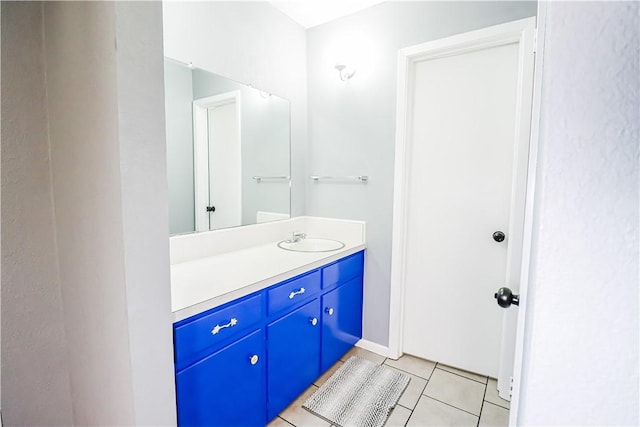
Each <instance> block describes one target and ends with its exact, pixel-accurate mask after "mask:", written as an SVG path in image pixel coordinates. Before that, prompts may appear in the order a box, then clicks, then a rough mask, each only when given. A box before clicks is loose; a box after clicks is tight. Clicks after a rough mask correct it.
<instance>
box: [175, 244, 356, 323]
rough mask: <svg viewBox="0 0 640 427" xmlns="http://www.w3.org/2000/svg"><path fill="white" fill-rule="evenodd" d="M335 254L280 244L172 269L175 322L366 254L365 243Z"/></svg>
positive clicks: (244, 250) (263, 246)
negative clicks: (363, 253)
mask: <svg viewBox="0 0 640 427" xmlns="http://www.w3.org/2000/svg"><path fill="white" fill-rule="evenodd" d="M345 243H346V244H345V247H344V248H342V249H339V250H336V251H331V252H293V251H287V250H284V249H281V248H279V247H278V246H277V242H273V243H268V244H263V245H259V246H253V247H250V248H246V249H241V250H237V251H233V252H228V253H223V254H219V255H214V256H209V257H205V258H199V259H195V260H192V261H186V262H181V263H178V264H173V265H172V266H171V311H172V312H173V321H174V322H177V321H179V320H183V319H186V318H187V317H190V316H193V315H194V314H198V313H201V312H203V311H205V310H208V309H210V308H213V307H216V306H219V305H221V304H224V303H226V302H229V301H232V300H234V299H237V298H240V297H243V296H245V295H248V294H250V293H252V292H255V291H258V290H260V289H264V288H266V287H268V286H271V285H274V284H276V283H278V282H281V281H283V280H286V279H289V278H292V277H295V276H297V275H299V274H301V273H304V272H305V271H309V270H313V269H314V268H317V267H320V266H322V265H324V264H327V263H330V262H333V261H335V260H337V259H340V258H343V257H345V256H348V255H351V254H353V253H356V252H358V251H361V250H363V249H364V248H365V247H366V245H365V244H363V243H362V242H356V243H351V244H349V243H348V242H345Z"/></svg>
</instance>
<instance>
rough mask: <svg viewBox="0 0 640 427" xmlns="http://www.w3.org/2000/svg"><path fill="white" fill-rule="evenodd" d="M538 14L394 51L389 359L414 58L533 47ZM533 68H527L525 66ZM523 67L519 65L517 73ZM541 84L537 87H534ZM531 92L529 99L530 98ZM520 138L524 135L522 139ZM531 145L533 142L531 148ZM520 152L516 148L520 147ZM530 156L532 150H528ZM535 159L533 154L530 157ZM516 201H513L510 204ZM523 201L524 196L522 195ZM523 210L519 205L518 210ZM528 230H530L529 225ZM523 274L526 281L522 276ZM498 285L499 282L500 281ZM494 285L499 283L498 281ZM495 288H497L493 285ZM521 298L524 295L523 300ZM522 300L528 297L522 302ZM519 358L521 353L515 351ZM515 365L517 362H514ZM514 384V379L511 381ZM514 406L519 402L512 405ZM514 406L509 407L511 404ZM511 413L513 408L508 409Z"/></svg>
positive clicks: (400, 285)
mask: <svg viewBox="0 0 640 427" xmlns="http://www.w3.org/2000/svg"><path fill="white" fill-rule="evenodd" d="M535 22H536V18H535V17H532V18H526V19H522V20H518V21H513V22H509V23H506V24H501V25H496V26H493V27H489V28H484V29H481V30H477V31H472V32H468V33H463V34H459V35H455V36H451V37H447V38H444V39H439V40H435V41H431V42H427V43H423V44H420V45H416V46H411V47H407V48H404V49H401V50H400V51H399V52H398V84H397V105H396V149H395V172H394V196H393V197H394V198H393V234H392V246H391V248H392V256H391V290H390V319H389V353H390V356H391V357H393V358H397V357H400V356H401V355H402V347H403V343H402V331H403V314H404V297H405V268H406V265H405V254H406V236H407V222H406V210H407V202H408V200H407V191H408V179H409V172H410V171H409V168H408V165H409V159H410V157H411V145H410V141H409V129H411V123H410V120H411V117H412V111H411V105H412V103H413V102H412V90H411V89H412V86H413V83H414V76H413V69H414V66H415V63H416V62H419V61H423V60H425V59H432V58H438V57H443V56H450V55H456V54H460V53H463V52H468V51H474V50H479V49H485V48H489V47H493V46H500V45H504V44H508V43H520V52H521V55H522V54H523V49H531V52H533V49H534V40H533V39H534V37H533V34H534V28H535ZM529 69H531V67H529ZM522 72H523V67H520V70H519V73H522ZM518 82H519V85H520V87H519V88H518V93H519V102H520V103H522V102H523V101H525V100H526V98H527V97H526V96H520V94H522V93H523V88H522V86H521V84H522V82H523V76H522V75H519V76H518ZM538 89H539V87H538ZM530 95H531V94H530V93H529V99H530ZM516 137H517V138H518V140H520V141H521V142H524V143H526V144H527V146H528V145H529V129H528V126H527V129H526V134H525V133H524V129H523V126H517V127H516ZM523 138H524V139H525V140H524V141H523ZM529 149H531V147H529ZM516 151H519V147H518V150H516ZM530 155H531V154H530ZM531 160H535V159H531ZM534 166H535V162H534V161H530V162H529V168H528V172H527V174H526V175H527V176H526V180H527V181H526V182H527V183H530V180H531V177H532V174H533V175H535V169H532V167H534ZM529 193H530V189H528V190H527V196H526V203H527V206H526V208H525V211H524V215H525V224H527V222H526V221H527V220H528V218H529V217H530V216H531V213H532V209H533V208H532V206H529V204H530V202H531V200H530V194H529ZM514 202H515V201H514V200H512V203H514ZM520 203H522V199H520ZM520 210H521V209H520ZM529 231H530V230H529ZM524 243H526V244H530V239H529V240H527V239H526V238H525V240H524ZM525 254H526V256H527V257H528V254H529V249H528V248H523V255H525ZM525 263H527V266H528V259H525V258H524V257H523V261H522V267H523V270H524V267H525ZM522 279H524V280H522ZM498 285H499V284H498ZM497 287H498V286H497ZM497 287H496V288H497ZM526 287H527V280H526V278H521V283H520V293H521V296H522V297H524V296H526ZM521 301H522V300H521ZM525 302H526V301H525ZM524 314H525V306H524V304H523V303H522V302H521V305H520V309H519V313H518V316H519V323H518V334H519V335H518V336H519V339H522V337H521V336H520V334H521V331H520V328H521V327H523V325H524V321H523V320H524ZM517 356H518V357H521V353H519V354H517ZM516 364H518V369H519V366H520V361H518V362H516ZM515 385H517V384H515ZM516 397H517V396H516ZM516 407H517V405H516ZM512 408H513V406H512ZM512 416H514V411H513V409H512Z"/></svg>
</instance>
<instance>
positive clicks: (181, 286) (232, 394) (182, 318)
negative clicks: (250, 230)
mask: <svg viewBox="0 0 640 427" xmlns="http://www.w3.org/2000/svg"><path fill="white" fill-rule="evenodd" d="M295 221H298V223H296V222H295ZM300 221H305V224H300ZM329 221H330V222H328V223H327V222H325V220H320V219H315V218H305V219H294V220H289V221H281V222H280V223H279V224H272V225H267V224H265V225H264V226H263V230H262V231H265V230H267V231H268V232H266V233H263V234H264V238H265V239H268V238H269V237H268V236H267V234H269V233H270V232H274V233H276V234H278V235H280V236H283V235H286V233H283V232H282V231H284V230H285V229H291V227H298V229H303V230H306V231H307V234H310V235H315V236H318V235H319V234H318V233H320V232H321V233H322V234H321V235H322V236H327V234H329V235H330V236H329V237H332V238H334V239H336V240H338V239H341V241H343V242H344V243H345V245H344V247H343V248H341V249H339V250H333V251H328V252H296V251H290V250H284V249H282V248H281V247H278V245H277V243H278V241H277V240H276V241H271V242H269V243H266V244H260V245H255V246H251V247H246V248H242V249H239V250H235V251H231V252H222V253H218V254H215V255H212V256H208V257H197V258H195V259H191V260H188V261H183V262H179V263H176V264H173V265H172V293H173V296H172V299H173V304H174V325H173V327H174V350H175V352H174V357H175V359H174V360H175V372H176V393H177V409H178V424H179V425H180V426H203V425H220V426H233V425H265V424H266V423H267V422H269V421H270V420H271V419H273V418H274V417H276V416H277V415H278V414H279V413H280V412H281V411H282V410H283V409H284V408H286V407H287V406H288V405H289V404H290V403H291V402H293V400H295V399H296V397H298V396H299V395H300V394H301V393H302V392H303V391H304V390H305V389H306V388H307V387H308V386H309V385H310V384H311V383H312V382H313V381H314V380H315V379H316V378H318V377H319V376H320V375H321V374H322V373H323V372H324V371H326V370H327V369H328V368H329V367H331V366H332V365H333V364H334V363H335V362H336V361H337V360H338V359H339V358H340V357H341V356H342V355H343V354H344V353H345V352H347V351H348V350H349V349H350V348H351V346H353V345H354V344H355V343H356V342H357V341H358V340H359V339H360V338H361V337H362V295H363V270H364V268H363V267H364V238H363V237H364V224H362V223H357V222H350V223H348V224H342V225H340V226H338V227H337V228H335V229H333V228H332V227H330V226H331V225H338V224H337V223H333V224H332V223H331V221H332V220H329ZM327 226H329V227H328V228H327ZM256 227H258V226H256ZM274 227H277V228H278V230H280V231H275V230H274V229H273V228H274ZM314 227H316V228H314ZM317 227H320V228H317ZM341 227H342V229H341V230H340V228H341ZM345 227H346V228H345ZM358 227H360V228H359V229H358ZM321 229H322V230H321ZM328 229H333V235H331V234H332V233H331V232H328V231H327V230H328ZM345 230H348V231H347V232H345ZM214 233H218V232H214ZM358 235H359V236H360V238H357V236H358ZM181 237H182V236H181ZM218 237H219V239H218V241H220V242H224V239H225V236H223V235H218ZM200 238H202V237H200ZM172 245H173V242H172ZM176 246H179V244H178V245H176ZM172 249H173V248H172ZM177 250H179V249H177ZM172 258H173V257H172ZM176 258H179V256H176ZM234 271H235V272H236V274H234V273H233V272H234ZM276 273H278V274H276ZM220 278H222V282H225V283H232V286H231V287H228V286H224V285H222V284H220ZM257 279H261V280H257ZM256 280H257V281H256ZM207 282H208V283H209V284H210V285H209V287H208V288H209V290H210V294H209V295H205V294H206V292H204V289H205V288H207V287H206V285H205V284H206V283H207ZM185 294H189V295H185ZM207 297H211V298H207ZM203 298H204V300H203ZM185 304H186V306H185Z"/></svg>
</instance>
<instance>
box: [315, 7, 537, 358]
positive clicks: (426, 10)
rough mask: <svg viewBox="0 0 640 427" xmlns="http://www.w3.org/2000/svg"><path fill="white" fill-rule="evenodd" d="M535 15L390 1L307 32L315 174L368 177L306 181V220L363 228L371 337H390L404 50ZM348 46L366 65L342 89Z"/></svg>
mask: <svg viewBox="0 0 640 427" xmlns="http://www.w3.org/2000/svg"><path fill="white" fill-rule="evenodd" d="M535 14H536V3H535V2H431V1H429V2H387V3H382V4H379V5H376V6H373V7H371V8H369V9H366V10H365V11H362V12H359V13H356V14H353V15H350V16H347V17H345V18H342V19H338V20H335V21H332V22H329V23H327V24H324V25H320V26H318V27H314V28H311V29H309V30H308V31H307V52H308V62H307V69H308V75H307V79H308V88H309V92H308V110H309V122H308V127H309V131H308V132H309V159H310V160H309V161H310V166H309V173H311V174H320V175H339V176H342V175H369V176H370V181H369V183H368V184H366V185H345V184H342V185H340V184H329V183H318V184H313V183H308V184H307V214H308V215H317V216H328V217H336V218H348V219H358V220H365V221H367V246H368V249H367V263H366V272H365V282H366V284H365V301H364V338H365V339H367V340H370V341H373V342H375V343H378V344H381V345H383V346H386V345H387V344H388V338H389V293H390V291H389V289H390V271H391V228H392V210H393V209H392V203H393V173H394V170H393V162H394V149H395V145H394V144H395V107H396V67H397V51H398V49H400V48H403V47H407V46H412V45H415V44H419V43H423V42H426V41H429V40H435V39H438V38H442V37H446V36H449V35H453V34H457V33H462V32H466V31H472V30H475V29H479V28H482V27H487V26H491V25H496V24H499V23H503V22H508V21H512V20H516V19H520V18H525V17H529V16H534V15H535ZM352 42H355V46H353V52H354V53H353V55H354V56H364V58H361V60H360V65H359V69H358V71H357V73H356V75H355V76H354V77H353V78H352V79H351V80H349V81H347V82H342V81H341V80H340V79H339V78H338V73H337V71H336V70H335V69H334V68H333V67H334V65H335V64H336V61H340V60H341V59H340V58H339V57H338V56H336V55H335V53H336V52H339V51H340V50H344V48H345V47H346V48H348V47H349V46H348V45H349V44H350V43H352ZM345 56H346V57H347V60H348V58H349V57H350V56H349V53H347V55H345Z"/></svg>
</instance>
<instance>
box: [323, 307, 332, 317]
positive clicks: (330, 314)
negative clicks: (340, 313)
mask: <svg viewBox="0 0 640 427" xmlns="http://www.w3.org/2000/svg"><path fill="white" fill-rule="evenodd" d="M324 312H325V313H327V314H328V315H329V316H333V308H330V307H327V308H325V309H324Z"/></svg>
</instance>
